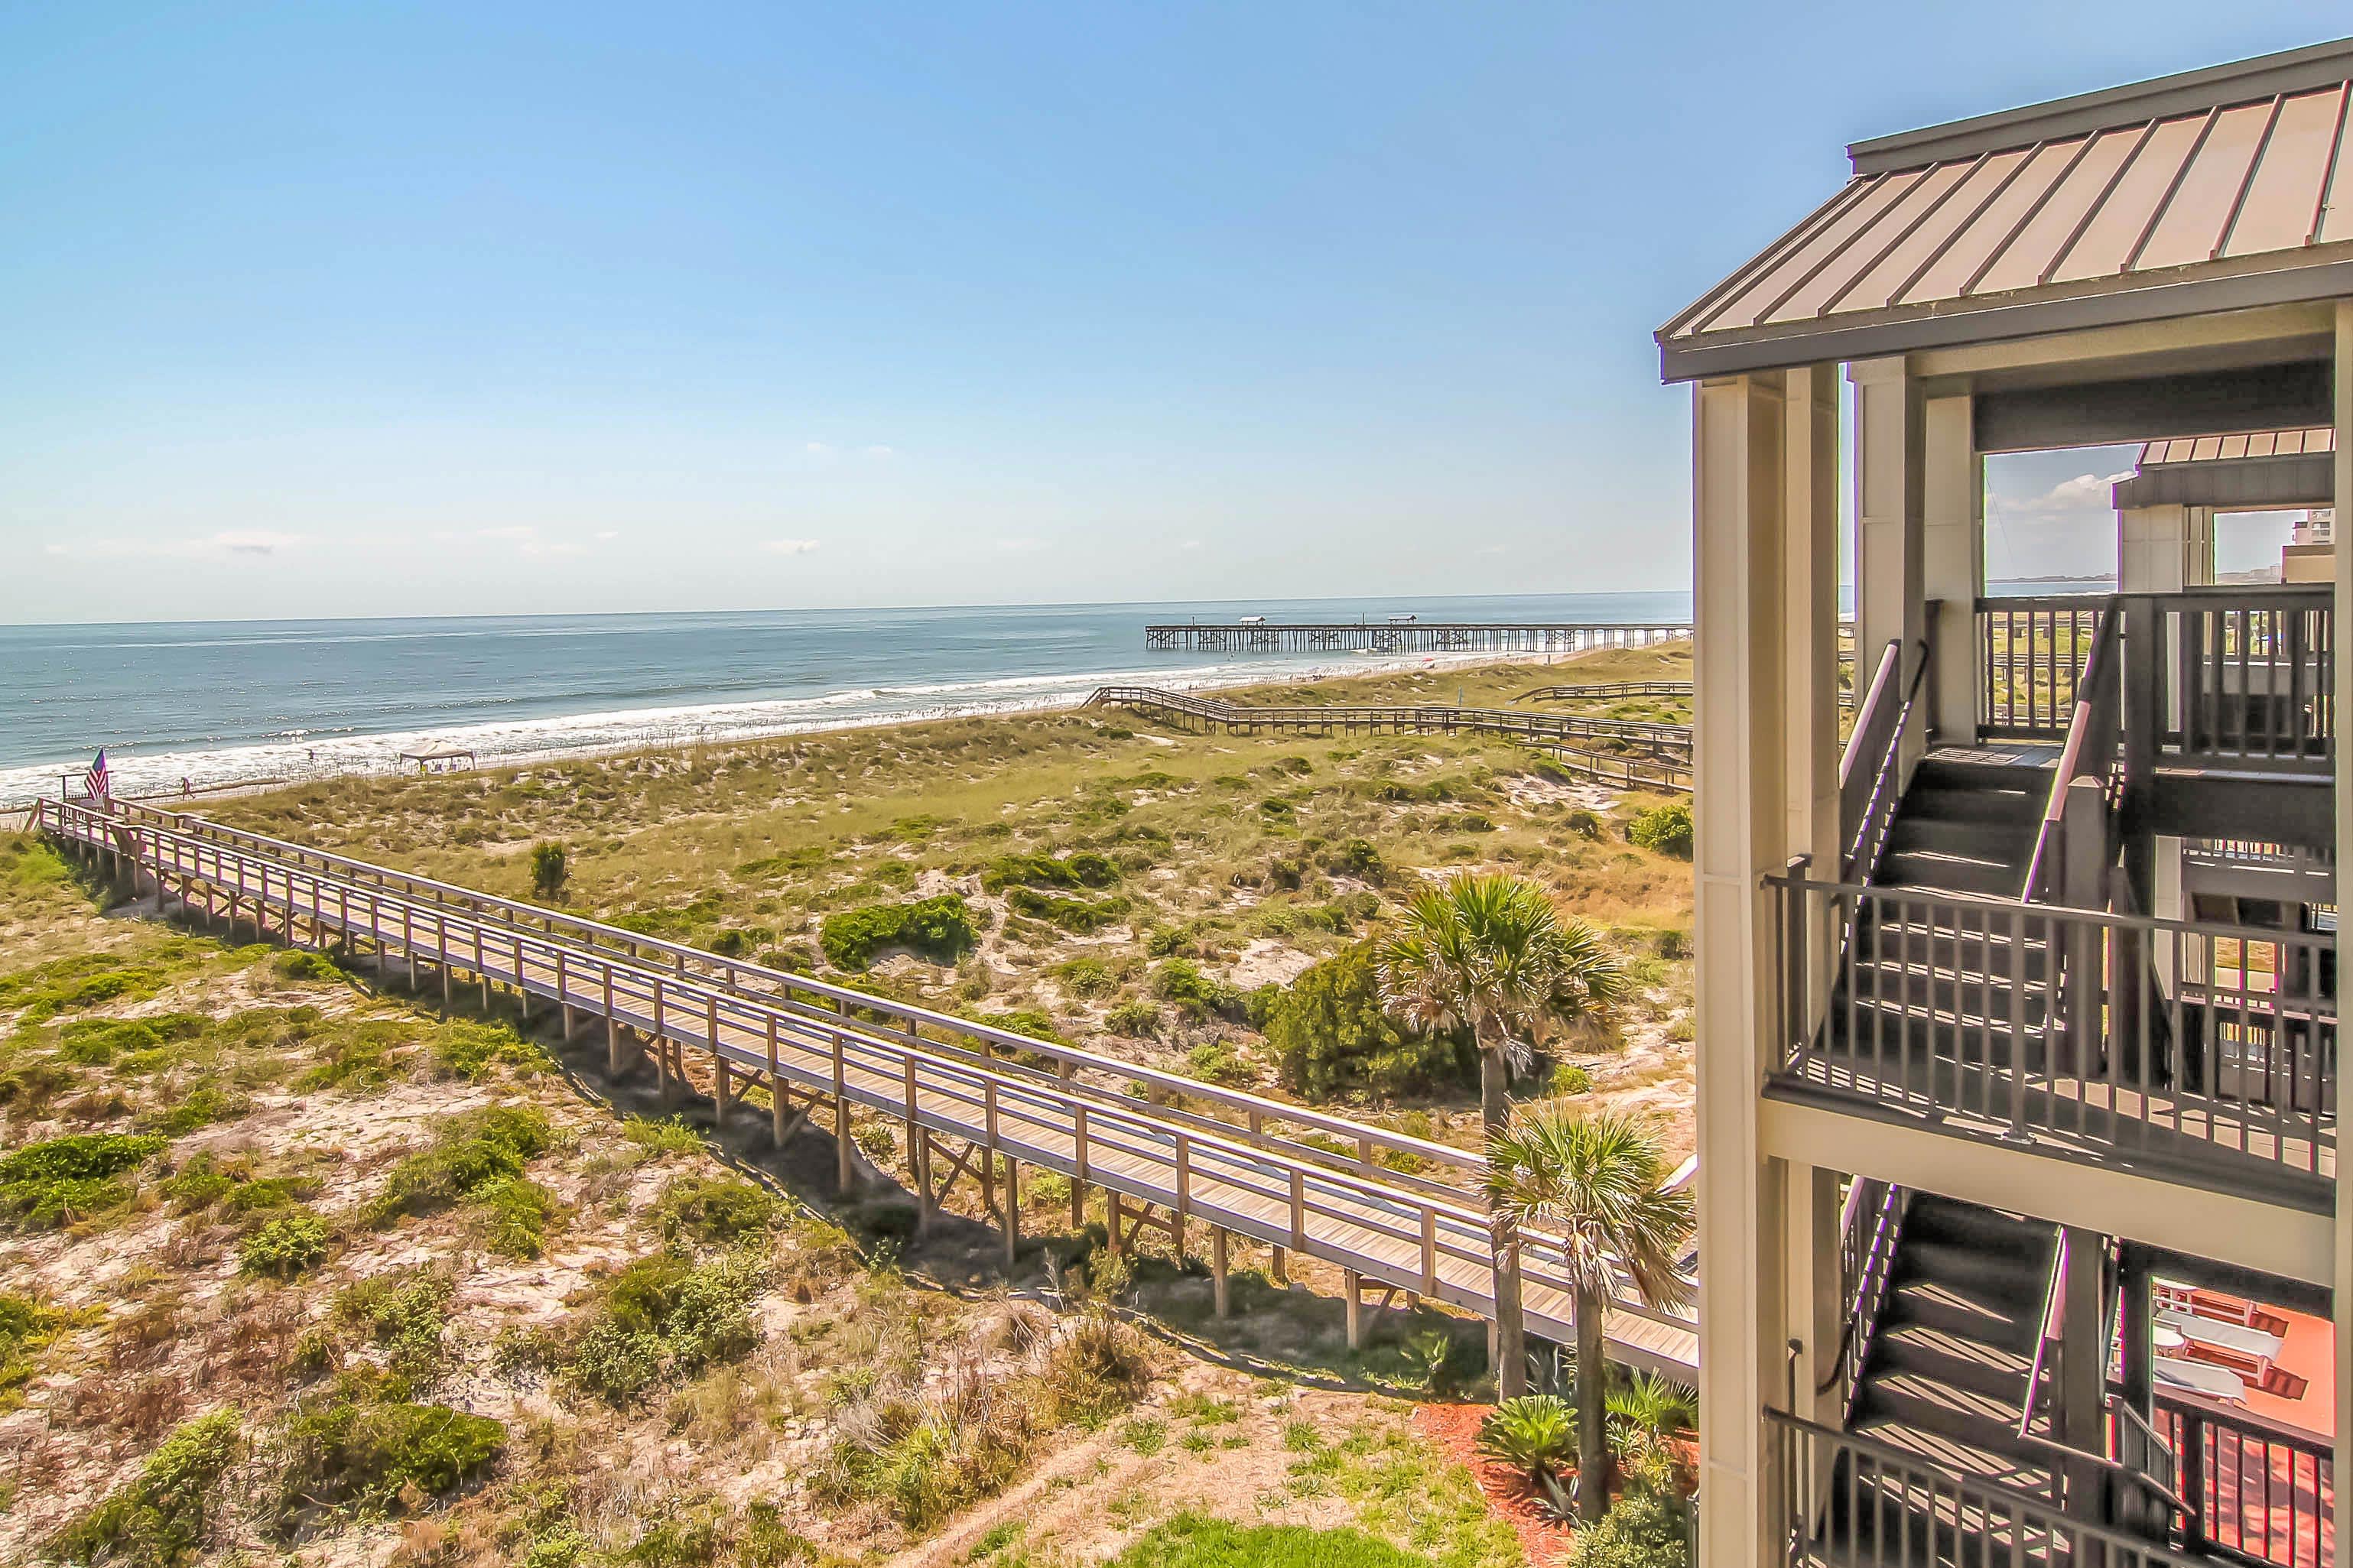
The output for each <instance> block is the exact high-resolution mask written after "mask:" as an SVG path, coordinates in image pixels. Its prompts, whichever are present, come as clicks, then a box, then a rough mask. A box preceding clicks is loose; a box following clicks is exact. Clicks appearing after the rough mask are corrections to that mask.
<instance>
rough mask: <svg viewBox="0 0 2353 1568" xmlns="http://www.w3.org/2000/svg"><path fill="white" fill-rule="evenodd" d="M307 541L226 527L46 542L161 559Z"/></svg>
mask: <svg viewBox="0 0 2353 1568" xmlns="http://www.w3.org/2000/svg"><path fill="white" fill-rule="evenodd" d="M309 542H310V535H308V534H305V533H278V532H273V531H270V530H269V529H261V528H225V529H223V530H221V531H219V532H217V533H207V534H205V535H203V536H202V537H200V538H195V539H85V540H77V541H75V542H71V543H63V542H60V543H56V544H51V545H50V546H48V553H50V554H51V555H65V556H81V557H85V558H90V559H105V560H111V561H122V560H135V559H138V558H140V557H149V558H153V559H156V560H164V561H219V560H223V559H226V558H227V557H229V556H232V555H275V554H277V553H278V552H280V551H281V550H293V549H296V548H298V547H300V546H301V545H304V544H307V543H309Z"/></svg>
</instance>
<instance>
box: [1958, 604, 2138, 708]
mask: <svg viewBox="0 0 2353 1568" xmlns="http://www.w3.org/2000/svg"><path fill="white" fill-rule="evenodd" d="M2107 608H2108V595H2105V594H2068V595H2052V596H2048V597H2042V598H2015V599H2007V598H2005V599H1979V600H1978V605H1977V624H1978V660H1979V664H1978V733H1979V734H1980V735H1983V736H1986V737H1987V738H1989V739H1993V740H2025V741H2038V740H2039V741H2057V740H2059V739H2061V738H2062V737H2063V736H2064V735H2065V734H2066V733H2067V726H2068V724H2069V723H2070V722H2071V721H2073V718H2074V716H2075V677H2076V676H2077V675H2078V674H2079V673H2080V672H2081V671H2082V669H2083V668H2084V659H2085V658H2087V657H2088V656H2089V655H2090V653H2091V651H2092V638H2093V637H2094V634H2096V633H2097V632H2098V631H2099V629H2100V622H2101V619H2102V618H2103V617H2104V616H2105V614H2106V612H2107Z"/></svg>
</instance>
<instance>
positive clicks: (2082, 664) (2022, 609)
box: [1977, 587, 2337, 773]
mask: <svg viewBox="0 0 2353 1568" xmlns="http://www.w3.org/2000/svg"><path fill="white" fill-rule="evenodd" d="M2331 606H2332V598H2331V595H2330V591H2329V590H2328V589H2326V588H2302V587H2295V588H2282V587H2255V588H2193V589H2190V590H2189V591H2187V592H2185V593H2179V594H2121V595H2068V596H2064V597H2054V598H2037V599H1979V600H1978V602H1977V625H1978V649H1977V651H1978V733H1979V734H1980V735H1982V736H1984V737H1986V738H1987V739H1989V740H2025V741H2057V740H2059V739H2061V738H2063V736H2064V735H2065V734H2066V733H2067V731H2068V729H2069V727H2070V726H2071V724H2072V723H2073V719H2074V713H2075V709H2076V707H2077V700H2078V695H2077V687H2078V686H2079V684H2081V683H2082V681H2083V679H2084V674H2085V672H2086V669H2087V667H2088V664H2089V661H2090V660H2091V658H2092V657H2093V648H2094V642H2095V641H2096V640H2097V639H2098V638H2099V637H2101V635H2102V632H2103V630H2104V628H2106V629H2110V630H2113V629H2116V627H2115V625H2114V623H2115V622H2116V621H2117V620H2118V619H2119V618H2121V619H2122V620H2123V621H2124V622H2125V623H2126V624H2125V626H2124V627H2123V628H2122V630H2123V632H2124V637H2125V648H2124V658H2125V662H2126V665H2127V666H2128V669H2127V670H2126V672H2125V673H2124V675H2123V676H2122V679H2123V680H2124V681H2125V683H2126V686H2127V687H2128V688H2131V691H2130V694H2129V700H2131V701H2132V702H2133V704H2134V710H2135V713H2136V719H2135V723H2136V724H2137V723H2140V722H2141V721H2142V719H2141V716H2143V715H2146V719H2147V729H2148V731H2150V732H2149V733H2148V734H2147V736H2146V737H2145V739H2146V740H2147V744H2148V745H2149V746H2150V748H2151V749H2152V751H2153V750H2155V749H2156V748H2157V747H2158V745H2159V744H2160V743H2161V745H2162V747H2163V749H2164V751H2165V752H2168V754H2169V756H2171V757H2172V758H2175V759H2178V760H2179V761H2182V762H2187V763H2200V764H2204V765H2210V766H2227V767H2232V768H2239V769H2247V768H2254V769H2274V770H2280V771H2289V772H2303V773H2310V772H2315V771H2321V770H2325V769H2327V767H2329V766H2330V765H2331V764H2332V763H2333V760H2334V758H2335V756H2336V748H2337V679H2336V660H2335V646H2336V645H2335V641H2334V637H2335V616H2334V614H2333V612H2332V607H2331Z"/></svg>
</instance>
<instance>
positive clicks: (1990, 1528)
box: [1764, 1409, 2199, 1568]
mask: <svg viewBox="0 0 2353 1568" xmlns="http://www.w3.org/2000/svg"><path fill="white" fill-rule="evenodd" d="M1764 1415H1765V1437H1766V1442H1767V1445H1768V1447H1769V1449H1770V1451H1771V1453H1772V1455H1773V1457H1774V1459H1775V1460H1776V1461H1777V1463H1776V1466H1775V1468H1776V1472H1777V1473H1778V1475H1779V1477H1780V1479H1781V1489H1782V1490H1781V1506H1782V1520H1783V1540H1784V1544H1785V1551H1786V1559H1785V1560H1786V1561H1787V1562H1788V1563H1791V1564H1793V1565H1796V1564H1805V1565H1808V1568H1815V1565H1820V1568H1831V1565H1835V1568H1915V1565H1916V1564H1920V1563H1933V1564H1939V1565H1944V1568H1992V1565H1993V1564H1997V1563H2006V1564H2010V1568H2024V1565H2026V1564H2032V1565H2034V1568H2061V1565H2063V1564H2064V1565H2068V1568H2082V1565H2084V1564H2088V1563H2100V1564H2103V1565H2104V1568H2199V1561H2198V1560H2197V1559H2194V1558H2191V1557H2187V1556H2184V1555H2182V1554H2181V1553H2180V1552H2177V1551H2176V1550H2174V1548H2173V1546H2172V1545H2171V1543H2170V1542H2155V1541H2149V1540H2145V1539H2143V1538H2141V1537H2139V1536H2137V1535H2133V1534H2131V1533H2128V1532H2126V1531H2117V1530H2111V1529H2108V1528H2106V1527H2105V1526H2103V1525H2099V1524H2094V1523H2091V1522H2088V1521H2084V1520H2080V1519H2075V1518H2071V1517H2070V1516H2068V1515H2067V1514H2065V1513H2063V1512H2062V1511H2061V1510H2058V1509H2056V1508H2054V1507H2052V1505H2051V1504H2050V1503H2049V1502H2047V1501H2045V1500H2042V1499H2041V1498H2037V1497H2033V1496H2031V1495H2029V1494H2028V1493H2025V1492H2021V1491H2016V1490H2013V1489H2010V1488H2009V1487H2006V1486H2003V1485H2001V1484H2000V1483H1999V1482H1995V1481H1989V1480H1983V1479H1978V1478H1975V1477H1970V1476H1963V1475H1959V1474H1957V1473H1956V1472H1954V1471H1952V1470H1948V1469H1946V1468H1943V1467H1942V1466H1940V1465H1936V1464H1933V1463H1931V1462H1929V1461H1928V1460H1926V1459H1924V1458H1921V1457H1920V1456H1919V1455H1917V1454H1915V1453H1911V1452H1909V1451H1907V1450H1905V1449H1903V1448H1898V1447H1894V1446H1893V1445H1892V1444H1887V1443H1883V1442H1880V1441H1878V1440H1876V1439H1875V1438H1872V1437H1868V1436H1862V1434H1859V1433H1853V1432H1833V1431H1831V1429H1830V1428H1829V1427H1827V1426H1816V1425H1815V1424H1814V1423H1812V1422H1810V1421H1804V1420H1800V1419H1799V1418H1797V1417H1796V1416H1792V1415H1784V1414H1783V1413H1781V1412H1780V1411H1778V1410H1769V1409H1768V1410H1767V1411H1766V1412H1765V1413H1764Z"/></svg>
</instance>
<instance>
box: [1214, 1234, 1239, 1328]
mask: <svg viewBox="0 0 2353 1568" xmlns="http://www.w3.org/2000/svg"><path fill="white" fill-rule="evenodd" d="M1209 1300H1210V1302H1211V1304H1212V1306H1213V1307H1214V1309H1215V1310H1216V1311H1217V1314H1218V1316H1219V1317H1220V1318H1230V1317H1232V1316H1233V1315H1234V1313H1233V1309H1234V1303H1233V1297H1232V1295H1231V1293H1230V1292H1229V1290H1228V1289H1227V1288H1226V1227H1225V1226H1221V1225H1213V1226H1210V1227H1209Z"/></svg>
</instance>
